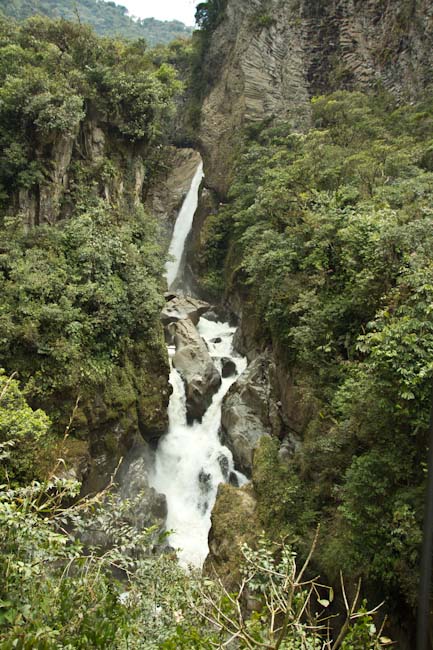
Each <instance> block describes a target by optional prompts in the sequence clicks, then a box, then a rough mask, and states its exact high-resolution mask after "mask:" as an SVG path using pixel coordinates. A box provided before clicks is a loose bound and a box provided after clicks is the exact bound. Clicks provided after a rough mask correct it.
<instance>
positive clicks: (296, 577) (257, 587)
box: [163, 537, 391, 650]
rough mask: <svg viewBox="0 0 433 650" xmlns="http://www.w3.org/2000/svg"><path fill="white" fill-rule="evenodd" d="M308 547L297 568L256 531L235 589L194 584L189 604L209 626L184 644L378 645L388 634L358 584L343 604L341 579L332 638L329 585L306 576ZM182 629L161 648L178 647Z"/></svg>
mask: <svg viewBox="0 0 433 650" xmlns="http://www.w3.org/2000/svg"><path fill="white" fill-rule="evenodd" d="M316 541H317V538H316ZM314 544H315V543H314ZM313 549H314V546H313ZM313 549H312V550H311V551H310V554H309V557H308V558H307V560H306V562H305V563H304V564H303V566H302V567H301V569H299V568H298V567H297V558H296V553H294V552H293V549H292V548H291V547H290V546H289V545H287V544H282V545H281V546H278V545H276V544H271V543H270V542H269V541H268V540H267V539H266V538H265V537H261V538H260V540H259V541H258V548H257V549H256V550H253V549H251V548H249V547H248V546H247V545H244V546H243V548H242V553H243V568H242V573H243V576H244V577H243V580H242V582H241V585H240V587H239V590H238V591H237V592H236V593H229V592H228V591H227V590H226V589H225V588H224V586H223V584H222V582H220V581H217V582H216V583H215V582H213V581H211V580H205V581H204V582H203V583H199V584H198V594H199V597H198V599H196V600H195V602H194V603H193V606H194V607H195V609H196V610H197V611H198V613H199V614H200V616H201V618H202V619H203V620H204V621H207V622H208V623H211V625H212V628H213V629H214V630H215V631H214V634H213V635H212V636H211V637H210V638H209V637H208V638H207V639H206V638H205V637H203V636H202V637H201V638H200V637H195V636H193V635H191V634H190V636H189V637H188V638H189V642H190V644H191V645H190V647H191V648H194V649H196V650H201V649H202V648H209V647H214V648H219V649H222V648H240V649H249V650H254V648H266V649H267V650H278V649H281V650H301V648H302V649H305V650H337V649H338V648H341V649H342V650H379V649H380V648H385V647H387V646H389V645H390V644H391V640H390V639H388V638H387V637H385V636H383V635H382V629H381V630H379V631H378V630H377V629H376V626H375V625H374V622H373V615H374V613H375V612H376V611H377V608H376V610H371V611H368V610H367V608H366V603H365V602H364V603H362V605H361V604H360V602H359V596H360V584H358V588H357V590H356V593H355V596H354V598H353V602H352V603H350V604H349V602H348V598H347V595H346V590H345V587H344V583H343V582H342V594H343V598H344V603H345V607H346V618H345V621H344V623H343V625H342V626H341V628H340V629H339V630H336V631H335V633H334V638H333V635H332V633H331V625H330V623H331V620H332V618H333V614H331V611H332V609H331V608H332V603H333V600H334V590H333V589H332V588H330V587H327V586H326V585H323V584H321V583H320V582H319V581H318V579H316V580H309V579H308V578H307V576H306V572H307V570H308V565H309V562H310V560H311V555H312V551H313ZM188 632H189V633H190V630H189V629H188V628H187V629H185V627H180V628H179V629H178V631H177V635H176V637H175V640H176V643H177V645H174V644H170V643H166V644H164V645H163V648H165V649H166V650H171V648H175V647H176V648H180V647H184V645H183V644H182V640H183V639H184V635H185V633H186V634H188ZM204 643H207V644H208V645H204Z"/></svg>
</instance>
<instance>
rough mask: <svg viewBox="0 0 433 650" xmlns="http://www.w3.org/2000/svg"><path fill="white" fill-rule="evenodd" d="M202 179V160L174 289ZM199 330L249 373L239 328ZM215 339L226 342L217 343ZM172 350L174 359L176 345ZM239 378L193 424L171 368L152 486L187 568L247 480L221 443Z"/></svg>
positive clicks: (179, 227) (186, 214) (178, 230)
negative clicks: (231, 486)
mask: <svg viewBox="0 0 433 650" xmlns="http://www.w3.org/2000/svg"><path fill="white" fill-rule="evenodd" d="M202 178H203V165H202V164H200V165H199V167H198V169H197V171H196V174H195V176H194V178H193V181H192V184H191V189H190V191H189V192H188V195H187V197H186V199H185V202H184V204H183V206H182V209H181V211H180V213H179V216H178V218H177V221H176V225H175V228H174V232H173V239H172V242H171V245H170V250H169V252H170V254H171V255H172V256H173V260H172V261H171V262H169V263H168V264H167V267H166V269H167V283H168V286H169V287H170V286H171V285H172V284H173V282H174V281H175V280H176V278H178V275H180V272H179V271H180V265H181V260H182V256H183V251H184V246H185V240H186V238H187V236H188V233H189V231H190V229H191V226H192V221H193V217H194V212H195V210H196V209H197V204H198V190H199V186H200V182H201V179H202ZM197 329H198V331H199V333H200V335H201V336H202V337H203V338H204V340H205V341H206V343H207V345H208V348H209V353H210V355H211V357H212V359H213V360H214V363H215V365H216V367H217V368H218V370H219V371H221V358H222V357H229V358H231V359H232V360H233V361H234V362H235V364H236V369H237V373H238V374H240V373H241V372H243V370H244V369H245V367H246V360H245V359H243V358H242V357H240V356H239V355H236V354H235V353H234V351H233V336H234V333H235V328H234V327H230V325H229V324H228V323H222V322H218V323H216V322H211V321H209V320H207V319H205V318H201V319H200V322H199V324H198V326H197ZM214 339H221V340H220V341H219V342H218V341H217V342H213V340H214ZM168 349H169V354H170V358H171V357H172V356H173V355H174V352H175V349H174V348H173V347H169V348H168ZM235 380H236V376H232V377H228V378H223V379H222V383H221V387H220V389H219V391H218V393H216V395H214V397H213V400H212V403H211V405H210V406H209V408H208V410H207V411H206V413H205V415H204V417H203V420H202V422H200V423H199V422H195V423H193V424H192V425H188V424H187V421H186V405H185V402H186V400H185V389H184V384H183V381H182V379H181V377H180V375H179V373H178V372H177V370H176V369H175V368H173V367H172V369H171V374H170V383H171V385H172V386H173V393H172V395H171V398H170V404H169V409H168V415H169V430H168V433H167V434H166V435H165V436H164V437H163V438H162V440H161V441H160V443H159V445H158V450H157V452H156V461H155V469H154V474H153V476H152V478H151V485H152V487H154V488H155V489H156V490H157V491H158V492H160V493H162V494H165V495H166V498H167V511H168V514H167V521H166V529H167V530H168V531H172V532H171V534H170V537H169V542H170V544H171V546H172V547H173V548H175V549H177V550H178V558H179V562H180V563H181V564H182V565H184V566H190V565H193V566H195V567H201V566H202V565H203V562H204V560H205V558H206V556H207V554H208V533H209V530H210V526H211V518H210V516H211V512H212V508H213V506H214V503H215V499H216V494H217V490H218V485H219V484H220V483H222V482H227V481H228V480H229V478H230V474H232V473H233V474H235V475H236V477H237V480H238V482H239V483H240V484H242V483H243V482H245V480H246V479H245V477H244V476H243V475H242V474H239V473H237V472H235V471H234V466H233V458H232V454H231V452H230V451H229V449H227V447H224V446H223V445H221V442H220V440H219V437H218V431H219V428H220V424H221V404H222V400H223V397H224V395H225V394H226V393H227V391H228V390H229V388H230V386H231V385H232V384H233V382H234V381H235Z"/></svg>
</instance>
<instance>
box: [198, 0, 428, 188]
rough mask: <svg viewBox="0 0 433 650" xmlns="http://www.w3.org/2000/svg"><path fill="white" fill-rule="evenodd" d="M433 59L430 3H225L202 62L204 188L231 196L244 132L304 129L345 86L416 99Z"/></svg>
mask: <svg viewBox="0 0 433 650" xmlns="http://www.w3.org/2000/svg"><path fill="white" fill-rule="evenodd" d="M432 53H433V6H432V4H431V2H429V0H284V1H281V0H228V2H227V7H226V11H225V15H224V19H223V20H222V21H221V23H220V24H219V25H218V27H217V29H216V30H215V32H214V34H213V35H212V38H211V41H210V46H209V48H208V51H207V53H206V58H205V62H204V65H205V71H204V76H205V77H206V79H208V80H210V87H209V88H208V92H207V96H206V98H205V101H204V104H203V110H202V122H201V131H200V143H201V148H202V151H203V155H204V163H205V171H206V184H207V186H208V187H209V188H211V189H213V190H214V191H215V192H216V193H217V195H218V196H219V197H220V198H223V197H224V196H225V194H226V192H227V188H228V186H229V183H230V167H231V162H232V160H233V153H234V151H235V148H236V142H237V141H238V134H239V129H240V128H241V127H244V126H246V125H248V124H254V123H255V122H260V121H262V120H266V119H272V118H273V117H280V118H286V119H289V120H292V121H293V124H294V127H295V128H297V129H305V128H306V127H308V124H309V99H310V97H311V96H314V95H317V94H321V93H323V92H331V91H333V90H336V89H341V88H346V89H353V88H358V89H369V88H379V89H380V88H384V89H386V90H387V91H389V92H391V93H393V94H395V95H396V96H397V97H399V98H401V99H402V100H407V101H411V100H413V99H414V98H415V97H418V96H419V95H420V94H422V92H423V90H424V89H425V88H426V87H427V86H428V85H429V84H431V83H432V81H433V72H432V69H433V68H432V64H433V54H432Z"/></svg>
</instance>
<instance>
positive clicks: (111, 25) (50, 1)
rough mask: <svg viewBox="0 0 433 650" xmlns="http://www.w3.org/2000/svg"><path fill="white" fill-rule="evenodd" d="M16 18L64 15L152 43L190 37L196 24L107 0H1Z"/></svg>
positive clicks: (7, 12)
mask: <svg viewBox="0 0 433 650" xmlns="http://www.w3.org/2000/svg"><path fill="white" fill-rule="evenodd" d="M1 12H3V13H4V15H5V16H11V17H12V18H15V19H16V20H25V19H26V18H30V17H31V16H35V15H40V16H45V17H47V18H63V19H64V20H69V21H71V22H78V21H79V22H81V23H84V24H86V25H90V26H91V27H92V28H93V29H94V30H95V32H96V33H97V34H99V35H100V36H110V37H115V38H123V39H129V40H135V39H144V40H145V41H146V43H149V45H151V46H153V45H157V44H158V43H169V42H170V41H173V40H175V39H178V38H188V37H189V36H190V35H191V33H192V27H187V26H186V25H184V24H183V23H182V22H180V21H178V20H170V21H160V20H156V19H155V18H132V17H131V16H129V15H128V11H127V9H126V7H123V6H122V5H120V4H117V3H115V2H106V1H105V0H78V1H76V2H72V1H71V0H61V1H60V2H59V0H38V2H34V0H13V2H8V1H7V0H0V13H1Z"/></svg>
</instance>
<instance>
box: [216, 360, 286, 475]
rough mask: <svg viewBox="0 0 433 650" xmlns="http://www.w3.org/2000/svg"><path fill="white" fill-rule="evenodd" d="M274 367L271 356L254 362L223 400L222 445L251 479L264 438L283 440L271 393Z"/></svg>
mask: <svg viewBox="0 0 433 650" xmlns="http://www.w3.org/2000/svg"><path fill="white" fill-rule="evenodd" d="M272 371H273V363H272V360H271V357H270V356H269V355H268V354H262V355H260V356H259V357H257V359H255V360H254V361H253V362H252V363H251V364H250V365H249V366H248V368H247V369H246V370H245V372H243V373H242V375H241V376H240V377H239V378H238V379H237V381H236V382H235V383H234V384H233V385H232V386H231V388H230V390H229V391H228V393H227V395H226V396H225V397H224V400H223V404H222V413H221V426H222V434H223V442H224V444H225V445H227V447H228V448H229V449H230V450H231V451H232V454H233V459H234V462H235V465H236V468H237V469H239V470H240V471H242V472H244V474H246V475H247V476H251V472H252V466H253V454H254V450H255V448H256V447H257V445H258V444H259V441H260V439H261V438H262V437H263V436H268V435H271V434H273V435H276V436H280V434H281V427H282V423H281V420H280V417H279V409H278V404H277V403H276V402H275V397H274V395H273V390H272V377H271V375H272Z"/></svg>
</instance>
